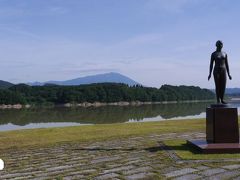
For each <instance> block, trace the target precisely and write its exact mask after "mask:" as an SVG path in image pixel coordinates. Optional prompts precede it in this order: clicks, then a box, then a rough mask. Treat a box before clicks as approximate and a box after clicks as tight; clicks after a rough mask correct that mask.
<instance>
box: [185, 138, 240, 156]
mask: <svg viewBox="0 0 240 180" xmlns="http://www.w3.org/2000/svg"><path fill="white" fill-rule="evenodd" d="M187 144H189V145H191V146H193V147H195V148H197V149H198V150H199V151H200V152H201V153H206V154H220V153H240V144H239V143H208V142H207V141H206V140H189V141H187Z"/></svg>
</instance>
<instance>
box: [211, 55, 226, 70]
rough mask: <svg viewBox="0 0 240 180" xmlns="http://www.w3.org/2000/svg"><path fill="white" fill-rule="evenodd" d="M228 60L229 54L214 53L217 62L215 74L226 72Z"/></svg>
mask: <svg viewBox="0 0 240 180" xmlns="http://www.w3.org/2000/svg"><path fill="white" fill-rule="evenodd" d="M226 58H227V54H226V53H225V52H217V51H215V52H214V53H213V59H214V62H215V66H214V72H215V73H216V72H220V71H221V72H222V71H225V70H226V65H225V64H226V63H225V62H226Z"/></svg>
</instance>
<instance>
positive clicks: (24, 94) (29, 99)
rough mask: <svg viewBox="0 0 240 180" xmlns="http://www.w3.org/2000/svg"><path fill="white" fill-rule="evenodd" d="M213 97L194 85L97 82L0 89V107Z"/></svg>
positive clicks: (20, 85) (19, 86)
mask: <svg viewBox="0 0 240 180" xmlns="http://www.w3.org/2000/svg"><path fill="white" fill-rule="evenodd" d="M214 97H215V95H214V93H213V92H211V91H210V90H208V89H201V88H200V87H196V86H171V85H163V86H161V87H160V88H153V87H143V86H141V85H135V86H128V85H126V84H121V83H97V84H90V85H79V86H59V85H51V84H47V85H45V86H29V85H26V84H18V85H14V86H12V87H9V88H7V89H0V104H64V103H83V102H89V103H93V102H106V103H110V102H120V101H127V102H130V101H141V102H149V101H151V102H162V101H183V100H209V99H214Z"/></svg>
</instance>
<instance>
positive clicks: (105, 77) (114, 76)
mask: <svg viewBox="0 0 240 180" xmlns="http://www.w3.org/2000/svg"><path fill="white" fill-rule="evenodd" d="M105 82H113V83H124V84H128V85H130V86H133V85H136V84H140V83H138V82H136V81H134V80H132V79H130V78H129V77H127V76H124V75H122V74H119V73H113V72H111V73H105V74H97V75H92V76H85V77H81V78H76V79H71V80H66V81H47V82H42V83H41V82H34V83H28V84H29V85H31V86H42V85H45V84H56V85H63V86H72V85H81V84H92V83H105Z"/></svg>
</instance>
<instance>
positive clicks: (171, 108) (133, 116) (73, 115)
mask: <svg viewBox="0 0 240 180" xmlns="http://www.w3.org/2000/svg"><path fill="white" fill-rule="evenodd" d="M208 105H209V103H184V104H165V105H142V106H105V107H89V108H49V109H47V108H45V109H22V110H9V109H8V110H0V124H2V125H3V124H8V123H11V124H14V125H20V126H24V125H27V124H30V123H54V122H68V123H69V122H71V123H80V124H104V123H123V122H128V121H129V120H134V121H142V120H145V119H148V120H149V119H150V120H151V118H158V117H161V119H171V118H177V117H183V118H184V117H186V116H193V117H194V116H196V115H199V114H201V113H202V112H205V109H206V107H207V106H208Z"/></svg>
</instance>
